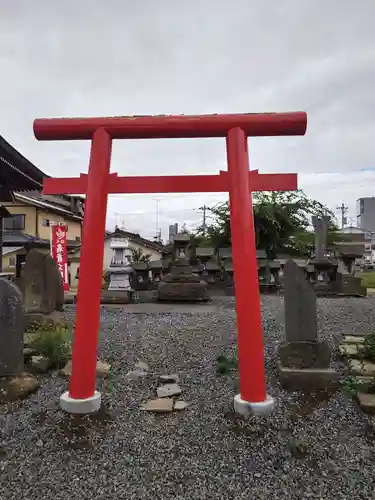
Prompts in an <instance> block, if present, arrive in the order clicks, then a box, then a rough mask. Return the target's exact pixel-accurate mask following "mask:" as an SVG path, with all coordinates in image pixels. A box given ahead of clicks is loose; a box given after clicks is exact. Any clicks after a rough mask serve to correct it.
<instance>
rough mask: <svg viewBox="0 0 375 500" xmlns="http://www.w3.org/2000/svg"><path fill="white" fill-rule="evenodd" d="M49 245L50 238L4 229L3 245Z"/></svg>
mask: <svg viewBox="0 0 375 500" xmlns="http://www.w3.org/2000/svg"><path fill="white" fill-rule="evenodd" d="M30 244H31V245H40V246H49V244H50V242H49V241H48V240H43V239H42V238H38V237H36V236H31V235H30V234H26V233H23V232H22V231H3V246H7V247H9V246H12V247H15V246H21V247H23V246H25V245H30Z"/></svg>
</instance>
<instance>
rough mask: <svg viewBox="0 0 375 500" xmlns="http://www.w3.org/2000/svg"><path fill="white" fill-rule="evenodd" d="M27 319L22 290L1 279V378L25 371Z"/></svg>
mask: <svg viewBox="0 0 375 500" xmlns="http://www.w3.org/2000/svg"><path fill="white" fill-rule="evenodd" d="M24 327H25V317H24V312H23V307H22V294H21V292H20V290H19V289H18V288H17V287H16V285H14V284H13V283H11V282H10V281H8V280H6V279H0V377H8V376H11V375H19V374H20V373H22V371H23V361H24V360H23V333H24Z"/></svg>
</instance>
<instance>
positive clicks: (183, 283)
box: [158, 234, 209, 302]
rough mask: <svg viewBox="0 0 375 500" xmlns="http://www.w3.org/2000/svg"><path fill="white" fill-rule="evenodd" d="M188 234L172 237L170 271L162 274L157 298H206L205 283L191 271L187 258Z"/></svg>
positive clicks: (166, 299) (174, 299)
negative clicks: (172, 248) (172, 257)
mask: <svg viewBox="0 0 375 500" xmlns="http://www.w3.org/2000/svg"><path fill="white" fill-rule="evenodd" d="M189 244H190V236H189V235H188V234H176V235H175V236H174V238H173V247H174V260H173V262H172V264H171V268H170V272H169V273H168V274H166V275H164V276H163V278H162V281H161V282H160V283H159V286H158V298H159V300H165V301H179V302H185V301H189V302H192V301H193V302H194V301H204V300H208V299H209V297H208V292H207V283H206V282H205V281H203V280H201V278H200V277H199V276H198V275H197V274H194V273H193V270H192V267H191V266H190V264H189V259H188V246H189Z"/></svg>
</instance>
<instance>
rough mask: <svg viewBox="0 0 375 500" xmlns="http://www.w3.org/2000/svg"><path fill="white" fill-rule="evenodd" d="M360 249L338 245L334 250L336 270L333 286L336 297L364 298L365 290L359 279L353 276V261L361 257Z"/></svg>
mask: <svg viewBox="0 0 375 500" xmlns="http://www.w3.org/2000/svg"><path fill="white" fill-rule="evenodd" d="M362 253H363V252H362V251H361V248H360V247H358V246H355V245H354V246H353V245H345V244H344V245H340V247H339V248H338V249H337V250H336V255H337V258H338V269H339V271H338V272H337V274H336V280H335V282H334V284H333V288H334V291H335V292H336V293H337V294H338V295H345V296H354V297H365V296H366V295H367V288H366V287H365V286H363V285H362V280H361V278H359V277H357V276H355V261H356V259H360V258H361V257H362Z"/></svg>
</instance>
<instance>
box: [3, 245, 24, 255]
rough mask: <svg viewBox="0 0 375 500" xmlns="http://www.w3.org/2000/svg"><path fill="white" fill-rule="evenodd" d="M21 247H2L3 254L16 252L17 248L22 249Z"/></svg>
mask: <svg viewBox="0 0 375 500" xmlns="http://www.w3.org/2000/svg"><path fill="white" fill-rule="evenodd" d="M22 249H23V247H3V248H2V250H3V255H7V254H9V253H13V252H16V251H17V250H22Z"/></svg>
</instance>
